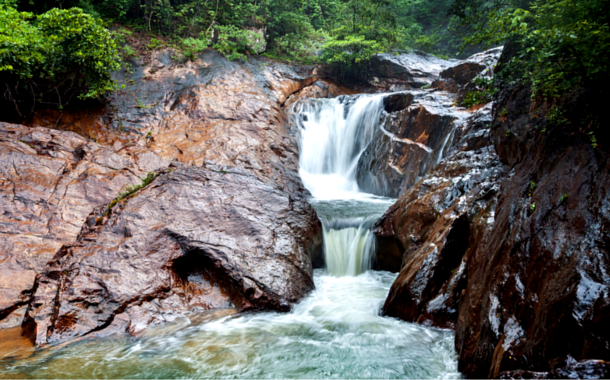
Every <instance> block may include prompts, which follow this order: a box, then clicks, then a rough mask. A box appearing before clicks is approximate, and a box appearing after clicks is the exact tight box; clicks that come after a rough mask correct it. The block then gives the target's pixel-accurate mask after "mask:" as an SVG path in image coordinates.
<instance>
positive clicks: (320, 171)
mask: <svg viewBox="0 0 610 380" xmlns="http://www.w3.org/2000/svg"><path fill="white" fill-rule="evenodd" d="M353 100H354V98H350V97H340V98H335V99H310V100H309V101H308V102H306V103H302V104H299V105H298V106H297V109H296V111H297V112H298V114H299V116H300V118H301V120H300V121H301V125H302V131H301V157H300V165H301V167H300V170H299V174H300V175H301V178H302V179H303V183H304V185H305V187H307V189H308V190H309V191H311V193H312V194H313V195H314V197H316V198H319V199H345V198H351V197H353V196H354V193H359V189H358V184H357V182H356V168H357V166H358V159H359V158H360V155H361V154H362V152H363V151H364V150H365V149H366V147H367V145H368V144H369V142H370V141H371V140H372V138H373V134H374V133H375V129H376V128H377V126H378V125H379V118H380V117H381V113H382V111H383V96H380V95H377V96H360V97H357V98H355V101H353Z"/></svg>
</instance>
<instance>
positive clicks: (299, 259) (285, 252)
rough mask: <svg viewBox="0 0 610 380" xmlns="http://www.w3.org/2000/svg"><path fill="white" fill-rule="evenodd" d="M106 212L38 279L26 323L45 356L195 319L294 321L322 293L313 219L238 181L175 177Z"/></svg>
mask: <svg viewBox="0 0 610 380" xmlns="http://www.w3.org/2000/svg"><path fill="white" fill-rule="evenodd" d="M104 212H105V208H99V209H97V210H95V211H94V212H93V213H92V214H91V215H90V217H89V219H88V223H87V225H86V226H85V227H84V228H83V230H82V231H81V234H80V236H79V239H78V240H77V242H76V243H74V244H72V245H67V246H65V247H64V248H62V249H61V250H60V251H59V252H58V253H57V255H56V256H55V257H54V259H53V260H52V261H51V262H50V263H49V264H48V265H47V267H46V268H45V270H44V272H43V273H42V275H40V276H39V277H38V278H37V281H36V291H35V294H34V296H33V299H32V302H31V303H30V306H29V308H28V311H27V314H26V317H25V321H24V326H25V328H24V333H25V334H26V336H28V337H29V338H30V339H31V340H32V341H33V342H34V343H35V344H36V345H37V346H40V345H44V344H48V343H57V342H61V341H65V340H67V339H73V338H76V337H79V336H84V335H87V334H91V333H95V334H96V335H100V333H104V334H108V333H112V332H115V331H131V332H137V331H138V330H139V329H140V328H142V326H146V325H149V324H152V323H158V322H162V321H166V320H171V319H173V318H175V317H176V316H180V315H184V314H185V313H189V312H193V311H204V310H211V309H225V308H237V309H239V310H252V309H258V310H278V311H287V310H289V309H290V308H291V306H292V304H294V303H295V302H297V301H298V300H300V299H301V298H302V297H303V296H305V295H306V294H307V292H309V291H310V290H311V289H313V287H314V284H313V280H312V266H311V259H310V256H313V255H315V254H316V253H317V251H318V249H319V245H320V243H321V241H320V230H321V227H320V223H319V221H318V219H317V217H316V214H315V212H313V210H312V209H311V207H310V206H309V204H307V203H306V202H305V200H304V198H299V197H296V196H294V195H289V194H286V193H285V192H283V191H281V190H279V189H276V188H273V187H271V186H269V185H268V184H266V183H265V182H263V181H261V180H259V179H258V178H256V177H255V176H253V175H251V174H248V173H245V172H243V171H241V170H236V169H232V168H229V167H219V166H215V165H212V164H207V165H205V167H201V168H199V167H186V166H179V167H178V168H176V169H174V170H172V171H171V172H170V171H166V172H164V173H160V174H159V176H158V178H157V179H156V180H154V181H153V182H152V184H150V185H148V186H147V187H145V188H144V189H142V190H140V191H138V192H137V193H136V194H135V195H133V196H132V197H130V198H128V199H127V200H125V201H122V202H120V203H119V204H117V205H116V206H115V207H114V208H113V209H112V211H111V213H110V215H108V216H104V217H103V221H102V222H100V221H99V220H97V218H98V217H99V215H100V214H101V215H104Z"/></svg>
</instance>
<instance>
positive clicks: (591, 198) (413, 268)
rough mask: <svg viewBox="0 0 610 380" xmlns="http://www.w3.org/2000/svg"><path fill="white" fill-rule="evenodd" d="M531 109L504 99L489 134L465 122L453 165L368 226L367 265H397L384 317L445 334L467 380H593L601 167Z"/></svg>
mask: <svg viewBox="0 0 610 380" xmlns="http://www.w3.org/2000/svg"><path fill="white" fill-rule="evenodd" d="M531 102H532V100H531V96H530V91H529V90H528V89H527V88H520V87H513V88H507V89H504V90H503V92H502V93H501V96H500V98H499V100H498V102H497V103H496V104H495V105H494V112H493V121H492V125H491V129H490V132H488V131H489V130H488V129H486V128H482V126H477V122H476V120H474V119H472V118H476V113H475V114H473V116H472V118H471V120H470V121H468V122H466V123H465V125H467V126H468V125H470V127H467V128H464V130H463V132H458V133H457V134H456V139H457V143H456V152H455V153H453V154H452V153H451V152H449V154H448V157H447V158H445V159H444V160H443V161H442V162H441V163H440V164H439V165H438V166H436V168H435V169H433V170H432V171H431V172H430V173H428V174H427V175H426V176H425V177H424V178H422V179H421V180H419V182H417V184H415V185H414V186H413V187H412V188H410V189H409V190H408V191H407V192H406V193H405V194H404V195H403V196H401V198H400V199H399V200H398V202H397V203H396V204H395V205H394V206H392V207H391V208H390V209H389V210H388V212H387V213H386V215H384V216H383V217H382V218H381V219H380V220H379V221H378V223H377V224H376V226H375V227H374V232H375V234H376V235H377V236H378V239H379V248H378V255H388V256H390V257H395V258H400V259H401V260H403V262H402V270H401V272H400V275H399V276H398V278H397V280H396V282H395V283H394V284H393V286H392V288H391V290H390V293H389V295H388V299H387V300H386V303H385V305H384V308H383V311H384V313H385V314H386V315H392V316H396V317H399V318H402V319H405V320H409V321H417V322H420V323H424V324H427V325H431V326H438V327H448V328H453V329H455V331H456V342H455V344H456V350H457V352H458V355H459V370H460V371H461V372H462V373H463V374H464V375H466V376H467V377H474V378H484V377H498V376H500V375H501V374H502V373H503V374H502V376H503V377H506V378H519V376H523V377H530V376H531V377H540V378H545V377H566V378H570V377H575V376H576V377H580V376H582V377H587V376H601V375H600V374H605V373H606V372H604V371H607V364H604V363H605V362H599V361H595V360H596V359H606V358H608V357H610V330H609V329H608V328H607V326H605V322H604V321H605V320H606V319H607V318H608V316H609V313H610V311H609V310H610V301H609V300H610V296H609V295H610V293H609V289H610V277H609V276H608V273H610V258H609V255H608V247H609V245H608V242H609V241H610V236H609V234H610V232H609V231H610V229H609V227H610V220H609V219H608V216H609V215H610V212H609V210H610V196H609V195H608V192H607V189H608V187H609V186H610V177H609V173H610V166H609V165H610V161H609V160H608V154H607V152H606V151H604V150H602V149H594V148H592V146H591V143H590V141H589V139H588V138H587V136H586V135H584V134H582V133H579V132H575V131H574V129H573V128H572V126H557V125H552V124H551V123H550V122H549V121H548V120H547V119H546V118H545V117H544V115H548V114H549V111H550V109H551V107H550V105H547V104H535V105H534V104H532V103H531ZM574 120H576V119H574ZM485 124H488V123H485ZM460 135H461V136H462V137H460ZM489 144H493V145H489ZM496 155H497V156H496ZM583 360H589V361H588V362H581V364H574V363H576V361H583ZM591 360H593V361H591ZM593 362H594V363H597V364H595V365H593V364H591V363H593ZM583 363H584V364H583ZM587 363H588V364H587ZM599 363H602V364H599ZM524 371H525V372H524ZM527 371H536V373H534V372H527ZM579 371H580V372H579ZM543 372H544V373H543Z"/></svg>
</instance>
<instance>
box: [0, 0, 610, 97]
mask: <svg viewBox="0 0 610 380" xmlns="http://www.w3.org/2000/svg"><path fill="white" fill-rule="evenodd" d="M609 4H610V1H609V0H584V1H576V0H504V1H496V0H491V1H490V0H27V1H26V0H21V1H18V0H0V17H1V18H2V20H3V24H2V25H0V76H1V77H2V79H3V80H4V81H5V82H6V83H7V84H10V85H12V86H13V88H12V90H13V91H8V94H9V96H12V95H15V94H17V93H18V92H19V91H21V92H24V91H25V89H27V90H29V91H30V92H32V91H33V89H35V90H37V91H38V93H37V95H36V98H37V99H42V100H44V99H45V94H49V93H53V92H54V93H55V94H56V97H59V98H62V99H63V98H66V97H71V96H73V95H74V94H76V95H77V96H78V97H80V98H88V97H99V96H103V95H104V94H105V93H108V91H111V90H112V85H113V84H112V81H111V80H110V74H109V73H110V72H111V71H113V70H116V69H117V68H118V65H119V61H120V59H119V55H118V53H117V52H118V51H122V52H123V53H126V52H127V53H133V51H132V50H131V49H130V46H129V44H126V43H125V34H129V33H133V32H137V33H140V34H146V35H148V36H150V41H151V43H150V45H149V47H151V48H155V47H159V46H161V45H162V44H161V43H160V41H161V40H162V41H164V42H163V44H169V45H170V46H172V47H174V48H177V49H178V50H180V51H182V54H183V57H184V58H186V59H194V57H195V56H196V54H197V53H198V52H200V51H202V50H204V49H206V48H214V49H217V50H218V51H219V52H221V53H222V54H223V55H225V56H227V57H228V58H229V59H241V60H247V57H248V55H252V54H263V55H266V56H268V57H272V58H278V59H283V60H287V61H296V62H303V63H323V64H327V65H333V66H335V67H337V68H339V69H341V70H344V71H350V70H352V71H353V70H355V69H356V71H357V69H358V68H360V67H362V66H363V65H366V63H367V61H368V59H369V58H370V57H371V56H373V55H375V54H377V53H382V52H395V53H400V52H408V51H412V50H419V51H424V52H427V53H431V54H435V55H437V56H441V57H444V58H452V57H453V58H455V57H464V56H466V55H467V54H469V53H472V52H473V51H476V50H481V49H482V48H483V47H488V46H498V45H502V44H504V43H505V42H507V41H511V42H512V43H513V44H516V45H518V46H519V49H518V52H517V54H516V55H515V56H514V58H513V59H512V61H511V62H510V63H509V66H511V65H512V67H517V68H518V69H519V70H515V71H518V72H519V73H520V77H519V80H522V81H526V82H528V83H530V84H531V85H533V87H534V89H535V90H536V91H538V92H540V93H544V94H546V95H551V96H557V95H560V94H561V93H563V92H565V91H567V90H568V89H569V88H571V87H573V86H575V85H588V84H593V83H597V82H599V81H607V79H606V78H607V77H608V72H609V67H608V65H609V63H608V62H609V59H608V58H609V56H608V54H609V51H610V31H609V27H608V25H609V20H608V18H609V17H610V9H609ZM5 20H6V21H5ZM109 30H114V31H113V32H110V31H109ZM117 41H118V42H119V44H118V45H119V46H117ZM123 57H125V54H123ZM34 92H35V91H34ZM6 94H7V93H6V92H5V97H6V96H7V95H6ZM16 99H17V98H14V99H13V100H16ZM54 101H56V102H58V104H59V105H60V106H61V104H62V102H63V100H58V99H55V100H54Z"/></svg>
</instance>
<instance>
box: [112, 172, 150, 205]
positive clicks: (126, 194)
mask: <svg viewBox="0 0 610 380" xmlns="http://www.w3.org/2000/svg"><path fill="white" fill-rule="evenodd" d="M156 177H157V174H156V173H155V172H150V173H148V175H147V176H146V177H144V178H143V179H142V183H139V184H132V185H128V186H126V187H125V189H123V191H121V192H120V193H119V196H118V197H116V198H115V199H113V200H112V202H110V204H109V205H108V207H107V209H106V215H108V214H109V213H110V210H112V209H113V208H114V206H116V204H117V203H119V202H120V201H122V200H123V199H125V198H127V197H129V196H130V195H132V194H133V193H135V192H136V191H138V190H140V189H142V188H144V187H146V186H148V185H150V184H151V183H152V181H154V180H155V178H156Z"/></svg>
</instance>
